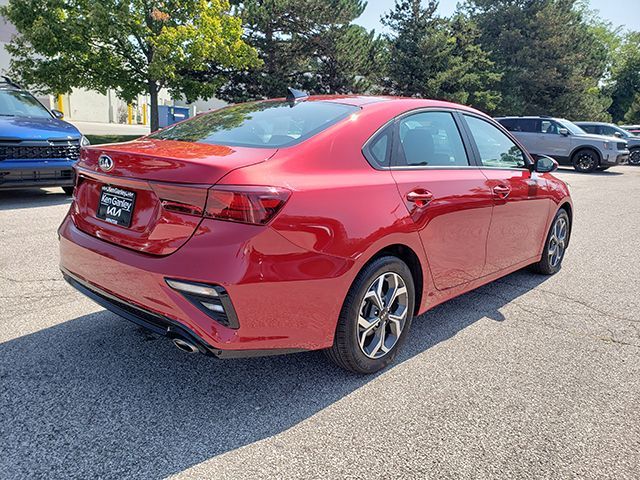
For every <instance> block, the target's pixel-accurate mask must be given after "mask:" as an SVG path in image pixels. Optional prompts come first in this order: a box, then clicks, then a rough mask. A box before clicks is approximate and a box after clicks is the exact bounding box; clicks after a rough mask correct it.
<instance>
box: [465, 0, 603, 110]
mask: <svg viewBox="0 0 640 480" xmlns="http://www.w3.org/2000/svg"><path fill="white" fill-rule="evenodd" d="M462 11H463V12H464V13H465V14H466V15H467V16H468V17H469V18H470V20H471V21H473V22H474V23H475V24H476V25H477V26H478V28H479V31H480V43H481V45H482V46H483V48H484V49H485V50H487V51H490V52H491V59H492V60H493V61H494V62H495V63H496V65H497V66H498V67H499V69H500V71H501V72H502V73H503V76H502V80H501V81H500V91H501V93H502V102H501V104H500V106H499V108H498V113H501V114H509V115H557V116H566V117H569V118H573V119H593V120H596V119H606V118H607V117H608V115H607V113H606V109H607V107H608V104H609V102H610V101H609V100H608V99H607V97H606V96H604V95H602V93H601V89H600V82H601V80H602V79H603V78H604V76H605V74H606V72H607V69H608V65H609V61H610V49H609V48H608V45H607V38H605V37H606V35H605V34H604V32H603V31H602V30H598V28H596V27H601V26H602V25H599V26H598V25H595V27H594V22H593V18H594V17H593V14H592V12H589V11H588V10H587V9H586V8H585V7H584V4H583V3H579V2H576V1H575V0H537V1H531V0H468V1H467V2H466V4H464V5H463V7H462Z"/></svg>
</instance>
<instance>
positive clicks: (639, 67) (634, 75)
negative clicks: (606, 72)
mask: <svg viewBox="0 0 640 480" xmlns="http://www.w3.org/2000/svg"><path fill="white" fill-rule="evenodd" d="M611 70H612V71H611V78H610V81H609V84H608V85H607V87H606V88H605V91H606V92H607V93H609V94H610V95H611V97H612V99H613V103H612V104H611V106H610V107H609V113H610V114H611V116H612V117H613V121H614V122H621V121H625V122H629V123H634V122H638V121H640V108H639V105H638V103H639V102H640V32H632V33H629V34H627V35H626V36H625V38H624V42H623V43H622V44H621V45H620V47H619V48H618V49H617V50H616V52H615V61H614V64H613V67H612V69H611Z"/></svg>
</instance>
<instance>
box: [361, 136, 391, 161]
mask: <svg viewBox="0 0 640 480" xmlns="http://www.w3.org/2000/svg"><path fill="white" fill-rule="evenodd" d="M392 133H393V130H392V128H391V127H387V128H385V129H384V130H383V131H382V132H380V133H378V134H377V135H376V136H375V137H373V139H372V140H371V141H370V142H369V143H368V145H367V146H366V148H365V150H364V155H365V157H366V158H367V160H368V161H369V163H370V164H371V165H372V166H373V167H374V168H387V167H389V165H390V164H391V160H390V158H391V137H392Z"/></svg>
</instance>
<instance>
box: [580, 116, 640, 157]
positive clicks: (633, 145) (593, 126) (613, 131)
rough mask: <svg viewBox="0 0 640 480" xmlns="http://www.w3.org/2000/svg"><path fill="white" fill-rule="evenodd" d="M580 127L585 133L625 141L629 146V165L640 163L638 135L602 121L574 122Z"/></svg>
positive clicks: (639, 138) (639, 140)
mask: <svg viewBox="0 0 640 480" xmlns="http://www.w3.org/2000/svg"><path fill="white" fill-rule="evenodd" d="M576 125H578V126H579V127H580V128H581V129H583V130H584V131H585V132H587V133H595V134H597V135H606V136H608V137H618V138H621V139H623V140H624V141H626V142H627V146H628V147H629V152H630V153H629V163H630V164H631V165H640V136H639V135H638V134H635V135H634V134H633V133H631V132H628V131H627V130H625V129H624V128H620V127H619V126H617V125H614V124H613V123H604V122H576Z"/></svg>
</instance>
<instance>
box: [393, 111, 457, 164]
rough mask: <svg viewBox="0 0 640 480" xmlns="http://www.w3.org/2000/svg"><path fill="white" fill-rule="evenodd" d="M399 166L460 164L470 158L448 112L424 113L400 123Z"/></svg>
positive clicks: (406, 118) (404, 119)
mask: <svg viewBox="0 0 640 480" xmlns="http://www.w3.org/2000/svg"><path fill="white" fill-rule="evenodd" d="M398 129H399V143H400V148H399V149H398V150H399V151H398V160H397V164H398V166H401V167H402V166H409V167H459V166H468V165H469V160H468V158H467V153H466V151H465V149H464V144H463V143H462V137H461V136H460V132H459V131H458V127H457V126H456V122H455V120H454V119H453V115H452V114H451V113H449V112H421V113H416V114H414V115H410V116H408V117H405V118H403V119H402V120H400V122H399V126H398Z"/></svg>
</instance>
